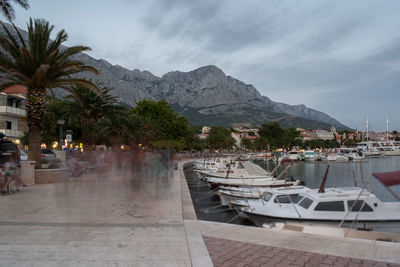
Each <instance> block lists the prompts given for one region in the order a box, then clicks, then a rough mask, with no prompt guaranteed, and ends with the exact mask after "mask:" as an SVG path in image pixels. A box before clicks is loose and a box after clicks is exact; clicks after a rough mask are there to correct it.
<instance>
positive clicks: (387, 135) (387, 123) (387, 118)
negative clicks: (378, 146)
mask: <svg viewBox="0 0 400 267" xmlns="http://www.w3.org/2000/svg"><path fill="white" fill-rule="evenodd" d="M386 141H387V142H389V116H388V115H386Z"/></svg>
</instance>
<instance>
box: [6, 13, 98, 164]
mask: <svg viewBox="0 0 400 267" xmlns="http://www.w3.org/2000/svg"><path fill="white" fill-rule="evenodd" d="M2 26H3V29H4V31H5V32H6V35H5V36H0V47H1V48H2V50H3V51H4V52H0V73H2V74H3V77H2V79H1V81H0V91H2V90H4V89H5V88H7V87H9V86H12V85H22V86H25V87H26V88H27V96H26V108H27V121H28V127H29V159H30V160H35V161H36V162H37V163H40V135H41V130H42V124H43V114H44V112H45V110H46V95H47V92H46V89H49V90H50V91H52V89H53V88H62V89H64V90H66V91H68V92H70V93H71V94H75V91H74V90H73V89H72V88H71V86H72V85H82V86H85V87H87V88H89V89H90V90H93V91H94V92H96V93H98V94H101V92H100V90H99V89H98V88H97V86H96V85H94V84H93V83H92V82H90V81H87V80H84V79H80V78H76V77H74V74H77V73H81V72H84V71H90V72H94V73H98V72H97V70H96V69H95V68H93V67H90V66H87V65H85V64H84V63H82V62H81V61H78V60H75V59H72V58H71V57H72V56H74V55H76V54H78V53H80V52H84V51H88V50H90V48H89V47H86V46H73V47H69V48H64V47H62V43H63V42H65V41H66V40H67V38H68V36H67V34H66V33H65V31H64V30H61V31H60V32H58V33H57V35H56V37H55V39H54V40H53V41H52V40H50V34H51V32H52V30H53V29H54V26H50V25H49V23H48V22H47V21H44V20H40V19H35V20H32V19H30V21H29V24H28V42H26V41H25V40H24V39H23V38H22V37H21V34H19V33H18V31H17V33H18V34H17V37H15V36H14V35H13V34H12V33H11V32H10V31H9V30H8V29H7V27H6V26H5V25H2Z"/></svg>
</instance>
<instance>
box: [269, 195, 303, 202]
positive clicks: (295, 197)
mask: <svg viewBox="0 0 400 267" xmlns="http://www.w3.org/2000/svg"><path fill="white" fill-rule="evenodd" d="M302 199H303V196H299V195H298V194H292V195H279V196H277V197H276V198H275V200H274V202H275V203H280V204H289V203H294V204H297V203H299V202H300V200H302Z"/></svg>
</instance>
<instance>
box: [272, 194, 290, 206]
mask: <svg viewBox="0 0 400 267" xmlns="http://www.w3.org/2000/svg"><path fill="white" fill-rule="evenodd" d="M274 202H275V203H281V204H288V203H290V198H289V196H286V195H281V196H277V197H276V198H275V200H274Z"/></svg>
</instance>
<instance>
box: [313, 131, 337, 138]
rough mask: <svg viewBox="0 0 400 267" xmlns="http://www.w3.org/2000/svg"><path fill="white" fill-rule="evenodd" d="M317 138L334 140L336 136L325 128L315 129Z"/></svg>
mask: <svg viewBox="0 0 400 267" xmlns="http://www.w3.org/2000/svg"><path fill="white" fill-rule="evenodd" d="M314 132H315V135H316V139H322V140H332V139H333V138H334V135H333V132H328V131H325V130H315V131H314Z"/></svg>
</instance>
